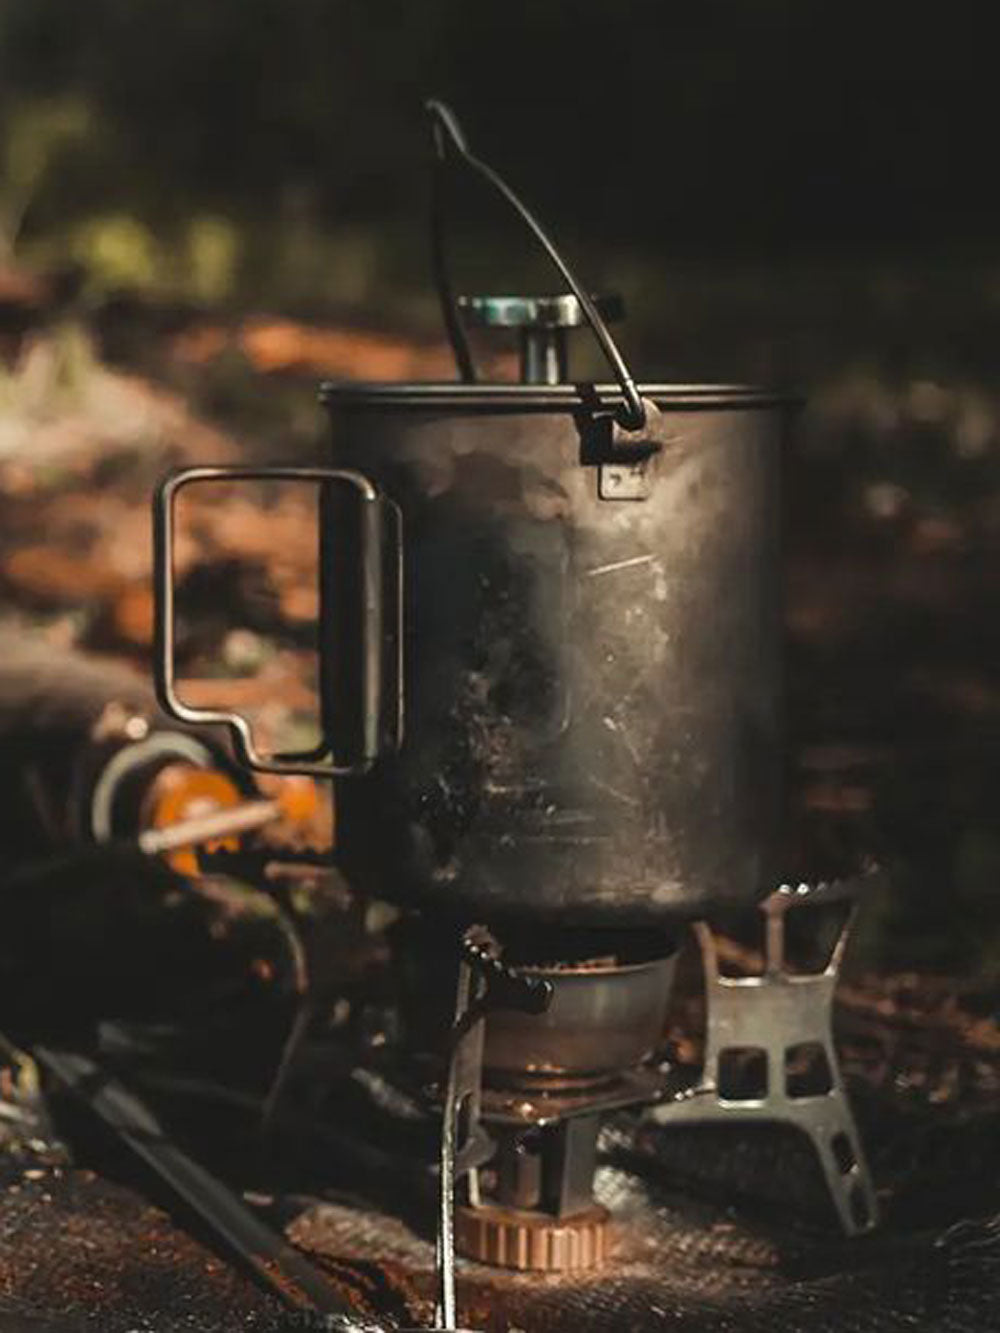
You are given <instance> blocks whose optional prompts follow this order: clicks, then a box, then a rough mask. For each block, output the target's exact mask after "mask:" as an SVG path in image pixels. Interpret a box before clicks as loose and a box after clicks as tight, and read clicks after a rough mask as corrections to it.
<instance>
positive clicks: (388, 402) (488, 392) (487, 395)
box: [319, 380, 802, 414]
mask: <svg viewBox="0 0 1000 1333" xmlns="http://www.w3.org/2000/svg"><path fill="white" fill-rule="evenodd" d="M639 393H640V394H641V396H642V397H644V398H649V399H651V400H652V401H653V402H654V403H655V404H656V406H657V407H659V408H662V409H666V410H668V411H679V410H697V409H699V408H701V409H708V408H730V409H738V408H743V409H747V408H762V407H785V408H797V407H800V406H801V405H802V399H801V397H800V396H799V395H797V394H795V393H793V392H791V391H790V390H785V389H775V388H764V387H761V386H759V385H752V384H661V383H654V384H640V385H639ZM319 396H320V401H321V403H323V404H324V405H325V406H328V407H333V406H336V407H351V408H381V409H383V410H384V409H392V408H422V409H424V410H425V411H441V410H446V409H452V410H454V409H458V410H461V411H463V412H468V413H470V414H471V413H476V412H510V413H518V412H571V413H572V412H584V411H586V412H594V411H605V412H615V411H617V410H618V409H619V408H620V407H622V406H623V405H624V398H623V397H622V392H621V389H620V388H619V387H618V385H617V384H584V383H581V384H513V383H496V384H489V383H476V384H463V383H458V382H450V381H435V380H413V381H403V380H400V381H387V382H382V383H379V382H374V381H365V380H325V381H324V382H323V383H322V384H321V385H320V389H319Z"/></svg>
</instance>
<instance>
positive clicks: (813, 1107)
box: [650, 875, 878, 1236]
mask: <svg viewBox="0 0 1000 1333" xmlns="http://www.w3.org/2000/svg"><path fill="white" fill-rule="evenodd" d="M873 878H874V875H872V876H866V877H865V878H864V879H863V880H861V881H850V882H848V881H845V882H842V883H835V884H830V885H826V884H820V885H817V886H815V887H810V886H808V885H799V886H798V887H796V888H792V887H790V886H788V885H784V886H782V888H780V889H778V890H777V891H776V892H775V893H772V894H771V896H770V897H769V898H767V899H765V901H764V902H763V903H762V904H761V910H762V912H763V914H764V924H765V962H764V971H763V972H762V973H761V974H760V975H758V976H747V977H742V976H741V977H729V976H723V975H722V974H721V972H720V969H719V956H718V948H717V945H716V940H715V936H714V934H713V932H712V929H711V927H710V926H709V925H708V924H707V923H706V922H703V921H701V922H698V923H697V924H696V925H695V928H694V929H695V933H696V935H697V938H698V943H699V945H700V946H701V955H702V963H703V966H704V972H705V1001H706V1010H707V1021H706V1033H705V1064H704V1069H703V1072H702V1077H701V1081H700V1083H699V1084H698V1085H696V1086H695V1087H694V1088H692V1089H689V1090H688V1091H687V1092H686V1093H683V1094H681V1095H680V1096H679V1097H678V1098H676V1099H675V1100H674V1101H672V1102H665V1103H662V1104H661V1105H659V1106H657V1107H656V1108H655V1109H654V1110H653V1111H652V1112H651V1113H650V1115H651V1118H652V1119H653V1120H655V1121H656V1122H657V1123H658V1124H662V1125H676V1124H693V1123H699V1124H704V1123H711V1124H725V1123H730V1124H740V1123H746V1122H748V1121H771V1122H774V1121H778V1122H783V1123H786V1124H791V1125H794V1126H795V1127H796V1128H797V1129H799V1130H801V1131H803V1132H804V1133H805V1134H807V1135H808V1136H809V1138H810V1139H811V1141H812V1144H813V1147H814V1148H815V1150H816V1154H817V1156H818V1158H819V1161H820V1164H821V1166H822V1169H823V1174H824V1176H825V1179H826V1183H827V1186H828V1188H829V1191H830V1195H831V1198H832V1200H833V1203H834V1206H835V1207H836V1210H837V1214H838V1216H839V1218H840V1222H841V1225H842V1226H843V1229H844V1231H845V1232H846V1233H847V1235H850V1236H856V1235H860V1234H862V1233H863V1232H866V1231H870V1230H871V1229H872V1228H873V1227H874V1226H875V1225H876V1222H877V1220H878V1209H877V1203H876V1198H875V1190H874V1188H873V1185H872V1180H871V1175H870V1172H869V1170H868V1164H867V1162H866V1160H865V1154H864V1149H863V1148H862V1145H861V1140H860V1138H859V1135H858V1130H857V1126H856V1124H855V1121H854V1116H853V1115H852V1113H851V1108H850V1104H849V1103H848V1100H847V1094H846V1091H845V1089H844V1084H843V1080H842V1078H841V1074H840V1067H839V1063H838V1060H837V1054H836V1051H835V1049H834V1045H833V1035H832V1026H831V1023H832V1011H833V995H834V990H835V988H836V984H837V976H838V973H839V970H840V964H841V960H842V958H843V954H844V948H845V945H846V943H847V937H848V934H849V932H850V928H851V923H852V921H853V917H854V914H855V912H856V910H857V894H858V890H859V889H860V888H861V887H862V885H864V886H867V884H868V882H869V880H870V879H873ZM832 903H846V904H847V905H848V911H847V915H846V918H845V920H844V921H843V924H842V925H841V927H840V931H839V934H838V936H837V939H836V942H835V943H834V945H833V948H832V950H831V953H830V956H829V959H828V961H827V963H826V966H825V967H824V968H823V969H822V970H821V971H818V972H814V973H808V974H801V973H795V972H791V971H789V969H788V966H787V963H786V959H785V916H786V913H787V912H789V911H790V910H797V909H799V908H806V907H810V906H821V905H826V904H832Z"/></svg>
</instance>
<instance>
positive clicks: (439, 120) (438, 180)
mask: <svg viewBox="0 0 1000 1333" xmlns="http://www.w3.org/2000/svg"><path fill="white" fill-rule="evenodd" d="M424 109H425V111H426V112H427V115H428V116H429V118H430V122H431V137H432V140H433V144H434V156H435V168H436V169H435V171H434V180H433V188H432V201H431V252H432V253H431V258H432V265H433V270H434V280H435V284H436V286H437V289H438V297H439V299H440V302H441V313H442V315H443V317H444V323H445V328H446V329H447V332H448V338H449V340H450V342H451V345H452V349H453V350H454V353H455V361H456V363H457V365H458V373H459V376H460V377H461V379H463V380H465V381H467V382H469V383H475V381H476V378H477V376H476V369H475V365H474V363H473V360H472V354H471V351H470V349H469V340H468V337H467V335H466V332H465V329H464V327H463V325H462V320H461V317H460V315H459V312H458V303H457V301H456V300H455V293H454V289H453V287H452V283H451V273H450V269H449V266H448V256H447V248H446V243H445V218H444V191H443V180H442V176H443V169H444V167H445V166H447V163H448V159H449V155H451V154H454V155H456V156H457V157H458V159H459V160H460V161H461V162H462V163H463V164H464V165H465V166H467V167H469V168H470V169H471V170H472V171H473V172H475V174H476V175H478V176H480V177H481V178H482V179H483V180H485V181H486V183H487V184H488V185H491V186H492V187H493V189H494V190H495V191H496V192H497V193H498V194H499V195H500V196H501V197H502V198H503V199H505V200H506V202H507V203H508V204H509V205H510V207H511V208H512V209H513V211H514V212H515V213H516V214H517V215H518V217H519V218H520V219H521V221H522V222H523V223H524V224H525V226H526V227H527V228H528V230H529V231H530V232H531V234H532V235H533V236H534V238H535V240H536V241H537V242H538V244H539V245H540V246H541V248H542V249H543V250H544V251H545V253H546V255H547V256H548V258H549V259H550V261H551V262H552V264H553V266H554V267H555V268H556V269H557V271H558V272H559V274H560V276H561V277H562V279H563V281H564V282H565V284H566V286H567V287H568V288H569V290H570V291H571V292H572V293H573V295H574V296H575V297H576V299H577V301H578V302H579V303H580V309H581V310H582V311H583V314H584V317H585V318H586V320H587V323H588V324H589V325H590V330H591V332H592V333H593V335H594V337H595V338H596V340H597V342H598V345H599V346H600V348H601V351H602V352H603V353H604V356H605V359H606V360H607V362H608V365H609V366H610V367H611V369H612V371H613V372H614V376H615V379H616V380H617V381H618V383H619V385H620V386H621V391H622V396H623V397H624V399H625V404H624V409H623V411H622V413H621V415H620V418H619V424H620V425H621V426H623V427H624V428H625V429H626V430H632V431H636V430H642V429H644V427H645V425H646V404H645V403H644V402H643V400H642V398H641V396H640V394H639V390H638V388H637V387H636V383H635V379H634V377H633V375H632V372H631V371H630V370H629V368H628V366H627V365H626V363H625V358H624V357H623V356H622V354H621V352H620V351H619V349H618V344H617V343H616V342H615V340H614V338H613V337H612V336H611V333H610V332H609V330H608V326H607V324H606V323H605V322H604V319H603V318H602V316H601V313H600V311H599V310H598V309H597V306H596V305H595V304H594V301H593V300H592V298H591V297H590V296H589V295H588V293H587V292H586V290H585V289H584V288H583V287H582V286H581V285H580V283H579V281H578V280H577V278H576V277H575V276H574V274H573V272H572V270H571V269H570V267H569V265H568V264H567V263H566V261H565V260H564V259H563V257H562V255H561V254H560V253H559V251H558V250H557V249H556V247H555V244H554V242H553V241H552V240H551V239H550V238H549V235H548V233H547V232H546V231H545V230H544V228H543V227H542V225H541V223H540V222H538V220H537V219H536V218H535V217H534V216H533V215H532V214H531V213H530V212H529V211H528V209H527V208H526V207H525V205H524V204H523V203H522V202H521V200H520V199H519V198H518V196H517V195H516V194H515V193H514V191H513V190H512V189H511V188H510V186H509V185H508V184H507V182H506V181H505V180H503V178H502V177H501V176H499V175H498V174H497V173H496V172H495V171H494V170H493V168H492V167H490V166H488V165H487V164H486V163H485V162H483V161H481V160H480V159H479V158H478V157H476V156H475V154H474V153H472V152H471V150H470V149H469V146H468V143H467V142H466V139H465V135H464V133H463V132H462V128H461V126H460V125H459V123H458V120H457V119H456V117H455V113H454V112H453V111H452V110H451V108H450V107H448V106H446V105H445V104H444V102H438V101H436V100H433V99H432V100H431V101H428V102H426V103H425V104H424Z"/></svg>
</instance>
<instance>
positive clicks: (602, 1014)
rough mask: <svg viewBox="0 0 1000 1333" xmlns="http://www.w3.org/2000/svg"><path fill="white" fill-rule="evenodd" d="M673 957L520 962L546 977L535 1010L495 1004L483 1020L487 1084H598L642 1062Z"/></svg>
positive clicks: (560, 1088) (662, 1010)
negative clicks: (540, 1007)
mask: <svg viewBox="0 0 1000 1333" xmlns="http://www.w3.org/2000/svg"><path fill="white" fill-rule="evenodd" d="M675 961H676V960H675V956H674V955H668V956H667V957H665V958H664V957H659V958H650V959H646V960H644V961H633V962H623V961H620V959H619V958H618V957H617V956H615V955H611V956H609V957H605V958H592V959H588V960H584V961H581V962H576V963H553V964H547V965H535V966H525V967H519V968H518V970H519V971H523V972H526V973H529V974H531V975H533V976H538V977H541V978H543V979H544V980H546V981H547V982H548V983H549V985H550V986H551V988H552V999H551V1001H550V1003H549V1007H548V1009H547V1010H546V1011H545V1012H544V1013H542V1014H525V1013H519V1012H517V1011H515V1010H511V1009H498V1010H496V1011H494V1012H493V1013H491V1014H490V1015H489V1017H488V1019H487V1022H486V1039H485V1046H484V1050H483V1070H484V1074H485V1081H486V1083H487V1085H489V1086H491V1087H495V1088H501V1087H502V1088H515V1089H521V1090H524V1091H528V1092H540V1091H554V1092H566V1091H573V1090H576V1089H579V1090H581V1091H583V1090H586V1089H590V1088H596V1087H602V1086H603V1085H605V1084H607V1083H608V1082H610V1081H612V1080H614V1079H616V1078H617V1077H618V1076H619V1075H620V1074H622V1073H623V1072H625V1071H628V1070H630V1069H633V1068H635V1066H637V1065H640V1064H642V1063H643V1061H645V1060H648V1059H649V1058H650V1056H651V1055H652V1054H653V1052H654V1051H655V1049H656V1046H657V1044H658V1043H659V1041H660V1039H661V1037H662V1035H663V1030H664V1024H665V1021H666V1011H667V1002H668V1000H669V997H670V988H671V984H672V981H673V974H674V967H675Z"/></svg>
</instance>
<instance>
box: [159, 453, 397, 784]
mask: <svg viewBox="0 0 1000 1333" xmlns="http://www.w3.org/2000/svg"><path fill="white" fill-rule="evenodd" d="M219 481H223V482H229V481H289V482H303V483H307V484H311V485H314V486H317V487H318V488H319V491H320V531H319V533H318V539H319V550H320V610H319V624H318V625H317V646H318V655H319V678H320V717H321V725H322V739H321V741H320V744H319V745H317V746H316V747H315V748H314V749H312V750H309V751H302V752H296V753H282V754H275V755H271V756H268V755H263V754H261V753H260V752H259V750H258V749H257V746H256V744H255V742H254V737H253V729H252V727H251V724H250V722H249V720H248V719H247V718H245V717H243V716H242V714H240V713H234V712H229V711H227V710H225V709H218V708H193V707H191V706H190V705H188V704H186V703H184V701H183V700H182V699H181V698H180V697H179V696H178V693H177V685H176V670H175V661H174V651H175V615H176V610H175V601H176V599H175V587H174V530H175V526H176V524H175V507H176V500H177V496H178V494H179V493H180V491H182V490H183V489H184V488H185V487H189V486H194V485H198V484H200V483H206V482H219ZM338 518H340V519H342V520H343V521H344V523H345V527H348V528H349V529H350V538H349V541H350V547H349V549H350V555H349V558H345V555H344V552H345V549H347V548H345V546H344V543H343V542H338V543H337V544H336V549H337V552H338V553H339V554H338V556H337V558H336V561H335V562H331V558H330V557H331V551H333V549H334V546H333V543H332V542H331V539H330V538H331V534H330V533H329V532H328V531H327V529H328V527H329V525H330V523H331V521H335V520H337V519H338ZM153 535H154V584H155V586H154V594H155V655H154V673H155V679H156V690H157V694H158V696H159V700H160V703H161V704H162V706H163V708H164V709H165V710H166V712H168V713H169V714H170V715H171V716H172V717H175V718H177V719H178V720H179V721H181V722H187V723H191V724H193V725H196V726H201V725H218V724H221V725H223V726H226V727H228V728H229V729H230V731H231V732H232V735H233V739H234V741H235V743H236V746H237V750H238V752H239V754H240V757H241V759H242V760H243V761H244V763H246V765H247V766H248V767H249V768H252V769H256V770H257V771H258V772H261V773H305V774H309V775H310V776H313V777H346V776H350V775H354V774H361V773H366V772H368V770H369V769H370V768H371V767H372V765H373V764H374V763H375V762H376V760H378V759H379V758H381V757H382V756H383V755H386V754H390V753H393V752H394V751H396V750H398V749H399V746H400V744H401V742H402V731H403V702H402V680H403V671H402V646H403V635H402V523H401V517H400V512H399V508H398V506H397V505H396V504H395V503H394V502H393V501H392V500H390V499H389V498H388V497H387V496H385V495H383V494H382V492H381V491H379V490H378V488H377V487H376V486H375V485H373V483H372V482H371V481H369V480H368V478H367V477H365V476H364V475H363V474H362V473H360V472H354V471H351V470H348V469H341V468H324V467H241V466H224V465H220V466H206V467H192V468H185V469H183V470H181V471H179V472H174V473H171V474H170V475H169V476H167V477H166V478H165V479H164V480H163V481H162V482H161V483H160V485H159V486H158V487H157V490H156V494H155V497H154V501H153ZM328 566H330V567H329V568H328ZM352 583H353V585H354V587H353V591H352V588H351V586H350V585H351V584H352ZM331 603H332V605H333V606H334V607H335V608H336V611H337V617H336V622H334V621H333V619H332V612H331ZM345 608H350V614H349V616H348V617H345V615H344V609H345ZM333 623H336V624H339V625H344V624H349V626H350V631H351V642H350V643H343V642H339V643H338V642H337V639H338V635H337V634H336V633H331V629H330V626H331V624H333ZM344 657H346V658H347V659H348V660H349V663H350V665H349V666H348V668H346V669H345V667H344V664H343V660H342V659H343V658H344ZM345 685H349V689H350V693H351V694H352V695H353V698H348V697H345V696H344V694H343V693H340V691H343V689H344V687H345ZM335 690H336V691H338V693H336V694H334V691H335ZM334 718H339V719H341V725H338V727H337V730H338V731H342V732H343V733H344V734H345V735H346V736H348V737H349V738H350V746H349V748H350V751H351V754H350V757H349V758H347V759H344V757H343V755H342V754H341V753H340V751H339V750H338V746H337V745H336V744H335V739H334V725H333V721H334Z"/></svg>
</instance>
